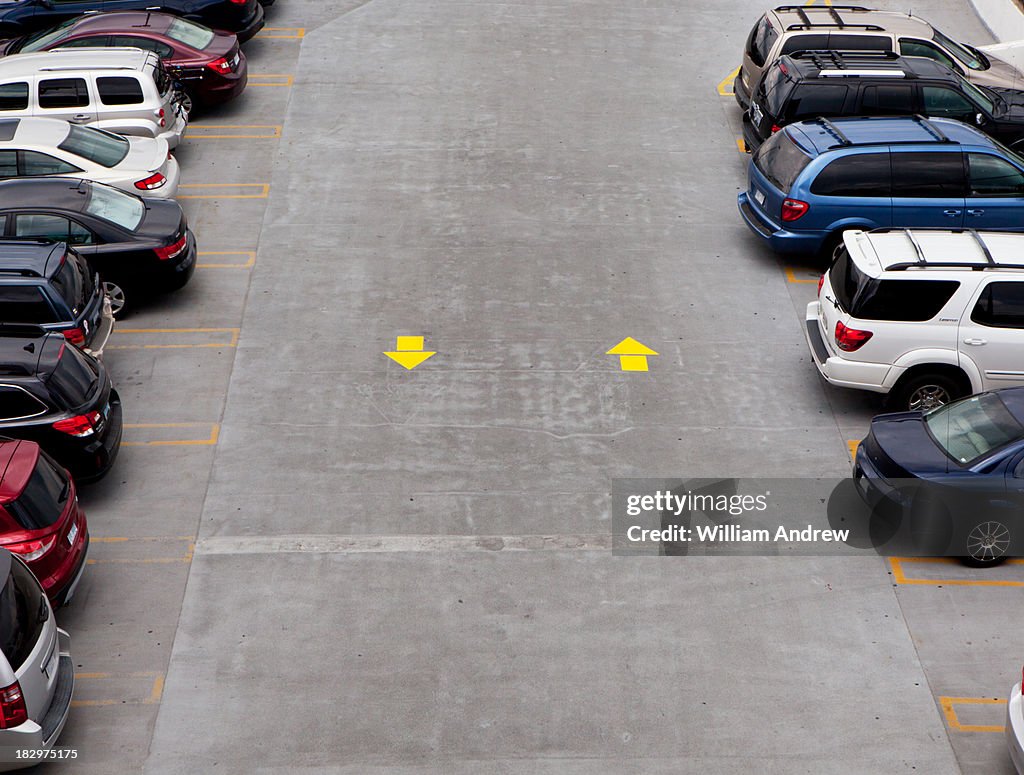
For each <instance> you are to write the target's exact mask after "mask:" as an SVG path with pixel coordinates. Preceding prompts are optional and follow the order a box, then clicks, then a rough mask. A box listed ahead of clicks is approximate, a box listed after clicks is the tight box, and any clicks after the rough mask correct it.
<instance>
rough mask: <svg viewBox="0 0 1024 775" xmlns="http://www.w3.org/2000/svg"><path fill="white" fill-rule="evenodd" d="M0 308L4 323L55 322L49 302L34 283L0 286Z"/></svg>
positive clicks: (55, 318)
mask: <svg viewBox="0 0 1024 775" xmlns="http://www.w3.org/2000/svg"><path fill="white" fill-rule="evenodd" d="M0 309H2V310H3V319H4V322H5V323H56V322H57V317H56V315H55V314H54V312H53V308H52V307H51V306H50V304H49V302H48V301H47V300H46V299H45V298H43V295H42V293H41V292H40V290H39V288H37V287H35V286H34V285H8V286H6V287H2V286H0Z"/></svg>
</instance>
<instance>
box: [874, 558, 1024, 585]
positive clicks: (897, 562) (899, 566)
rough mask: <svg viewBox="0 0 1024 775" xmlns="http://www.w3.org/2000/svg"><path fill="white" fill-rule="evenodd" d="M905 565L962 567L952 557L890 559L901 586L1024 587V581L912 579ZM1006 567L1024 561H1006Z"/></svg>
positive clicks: (894, 576)
mask: <svg viewBox="0 0 1024 775" xmlns="http://www.w3.org/2000/svg"><path fill="white" fill-rule="evenodd" d="M905 563H917V564H930V565H957V566H959V565H960V562H959V561H958V560H956V559H954V558H952V557H890V558H889V566H890V567H891V568H892V578H893V581H895V582H896V583H897V584H899V585H901V586H910V585H913V584H919V585H926V586H940V585H941V586H943V587H1024V581H1011V580H1009V579H921V578H910V577H908V576H907V575H906V573H905V572H904V570H903V565H904V564H905ZM1003 564H1004V565H1024V559H1021V558H1012V559H1009V560H1006V561H1005V562H1004V563H1003Z"/></svg>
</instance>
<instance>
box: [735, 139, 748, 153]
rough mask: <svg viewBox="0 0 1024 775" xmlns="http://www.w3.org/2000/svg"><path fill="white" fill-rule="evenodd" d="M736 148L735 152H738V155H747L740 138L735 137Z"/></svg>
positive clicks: (745, 147)
mask: <svg viewBox="0 0 1024 775" xmlns="http://www.w3.org/2000/svg"><path fill="white" fill-rule="evenodd" d="M736 148H737V150H739V152H740V153H742V154H744V155H746V153H747V146H746V145H744V143H743V138H742V137H737V138H736Z"/></svg>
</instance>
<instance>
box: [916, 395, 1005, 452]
mask: <svg viewBox="0 0 1024 775" xmlns="http://www.w3.org/2000/svg"><path fill="white" fill-rule="evenodd" d="M924 421H925V424H926V425H927V426H928V430H929V431H930V432H931V434H932V436H933V437H934V439H935V440H936V441H937V442H938V443H939V446H941V447H942V448H943V449H944V450H945V451H946V454H948V455H949V456H950V457H952V458H954V459H955V460H959V461H960V462H961V463H971V462H973V461H974V460H977V459H978V458H980V457H982V456H983V455H985V454H987V453H988V452H990V451H992V450H993V449H997V448H999V447H1001V446H1003V445H1004V444H1008V443H1009V442H1011V441H1014V440H1015V439H1019V438H1020V437H1021V435H1024V428H1022V427H1021V425H1020V423H1019V422H1017V420H1016V419H1015V418H1014V416H1013V415H1012V414H1010V411H1009V410H1008V409H1007V408H1006V405H1005V404H1004V403H1003V402H1002V399H1000V398H999V396H998V395H996V394H995V393H982V394H981V395H980V396H971V397H970V398H965V399H963V400H962V401H957V402H956V403H953V404H947V405H946V406H943V407H940V408H938V409H935V410H933V411H931V412H928V413H927V414H926V415H925V416H924Z"/></svg>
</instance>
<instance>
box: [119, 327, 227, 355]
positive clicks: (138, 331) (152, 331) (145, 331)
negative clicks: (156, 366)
mask: <svg viewBox="0 0 1024 775" xmlns="http://www.w3.org/2000/svg"><path fill="white" fill-rule="evenodd" d="M239 332H240V330H239V329H238V328H115V329H114V333H115V334H116V335H117V336H119V337H123V336H133V335H135V336H146V335H157V336H161V335H164V334H175V335H178V336H180V335H182V334H229V337H228V341H226V342H166V341H163V342H155V343H145V344H114V345H110V346H109V347H108V348H107V349H110V350H175V349H185V348H189V347H237V346H238V334H239Z"/></svg>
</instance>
